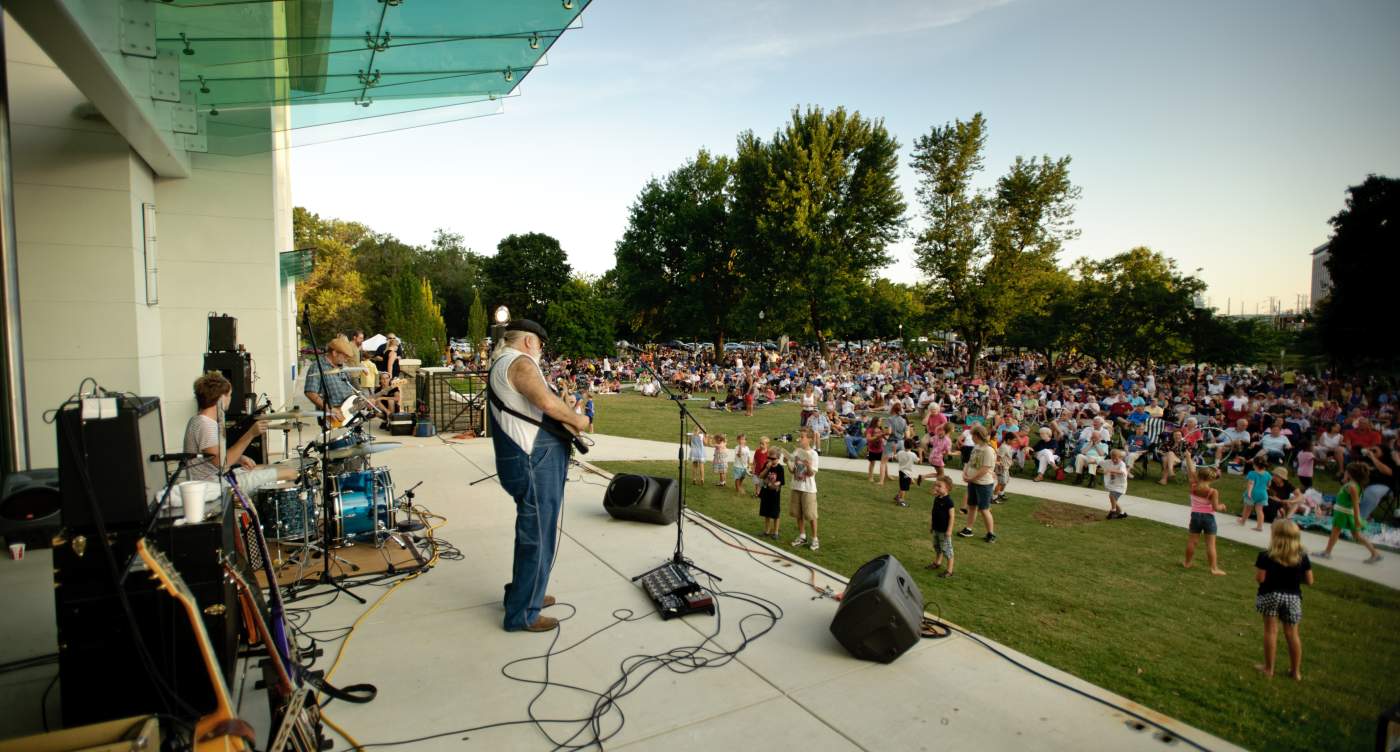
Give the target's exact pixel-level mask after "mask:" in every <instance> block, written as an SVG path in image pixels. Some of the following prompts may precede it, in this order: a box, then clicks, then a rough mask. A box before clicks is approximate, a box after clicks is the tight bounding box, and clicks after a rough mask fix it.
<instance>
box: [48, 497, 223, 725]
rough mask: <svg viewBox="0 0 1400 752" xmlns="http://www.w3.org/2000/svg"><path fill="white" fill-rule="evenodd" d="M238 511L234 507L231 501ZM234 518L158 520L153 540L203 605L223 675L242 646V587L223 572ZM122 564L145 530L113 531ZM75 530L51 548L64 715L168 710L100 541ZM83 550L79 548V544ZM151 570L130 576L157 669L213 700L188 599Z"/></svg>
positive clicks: (78, 718) (190, 697) (203, 704)
mask: <svg viewBox="0 0 1400 752" xmlns="http://www.w3.org/2000/svg"><path fill="white" fill-rule="evenodd" d="M230 511H231V507H230ZM233 529H234V523H233V519H232V517H231V515H230V514H229V513H228V512H226V513H225V515H224V521H222V522H221V521H214V522H204V523H199V524H194V525H179V526H175V525H170V524H166V523H161V524H160V525H158V526H157V528H156V530H155V531H153V532H152V534H151V536H150V540H151V541H152V542H153V543H154V544H155V545H156V547H158V548H159V549H160V550H161V551H162V552H165V553H166V554H167V555H168V556H170V558H171V562H172V564H173V565H174V567H175V569H176V571H178V572H179V573H180V576H181V578H182V579H184V580H185V582H186V584H188V585H189V587H190V590H191V592H193V593H194V596H195V600H196V601H197V602H198V603H199V606H200V608H201V610H202V611H203V619H204V628H205V630H206V631H207V632H208V633H209V640H210V642H211V643H212V644H213V646H214V653H215V656H216V658H217V659H218V662H219V665H220V667H221V668H222V670H223V673H224V678H225V680H228V679H229V678H231V677H232V675H233V668H234V663H235V660H236V658H237V655H238V616H239V614H241V613H242V612H241V610H240V607H239V604H238V600H237V592H236V591H235V590H234V588H233V586H232V584H231V583H229V582H227V581H226V580H225V578H224V573H223V566H222V563H221V561H220V557H221V556H222V554H223V552H225V551H233V537H232V535H233ZM109 534H110V535H111V539H112V541H113V549H114V554H115V556H116V559H117V566H119V567H120V566H122V565H124V564H125V563H126V562H127V560H128V559H129V558H130V557H131V555H132V554H133V553H134V552H135V550H136V540H137V538H138V537H139V536H140V531H139V530H135V529H132V530H124V531H120V532H111V533H109ZM69 535H70V537H69V538H68V540H66V541H65V542H64V543H63V544H62V545H60V546H58V547H56V548H55V549H54V557H53V560H54V605H55V611H56V614H57V618H58V671H59V677H60V681H59V691H60V697H61V701H62V707H63V721H64V724H65V725H68V726H73V725H77V724H83V723H95V722H98V721H105V720H111V719H114V718H124V717H127V716H131V715H139V714H142V713H154V712H166V710H165V707H164V705H163V703H162V702H161V700H160V694H159V692H158V691H157V689H156V686H155V683H154V682H153V681H152V679H151V677H150V673H149V672H148V671H147V669H146V667H145V666H143V665H142V662H141V660H140V658H139V657H138V654H137V652H136V649H135V647H134V646H135V642H134V640H133V638H132V634H131V630H130V628H129V626H128V624H129V623H128V621H127V617H126V614H125V613H123V609H122V604H121V599H120V598H119V597H118V596H117V593H116V589H115V586H114V584H113V581H112V576H111V571H110V569H109V568H108V565H107V560H106V556H105V555H104V553H103V551H102V549H101V543H100V542H99V541H96V540H84V539H81V538H79V537H78V536H75V535H73V534H72V533H71V531H70V533H69ZM79 551H81V553H79ZM155 585H156V583H155V582H154V581H152V580H151V579H150V578H149V577H148V576H147V575H146V573H145V572H144V571H136V572H133V573H132V574H131V576H130V577H128V578H127V582H126V587H125V589H126V593H127V598H128V600H129V602H130V604H131V609H132V612H133V616H134V618H135V621H136V627H137V630H138V631H139V633H140V634H141V636H142V638H143V641H144V642H145V644H146V647H147V650H148V651H149V652H150V654H151V658H152V659H153V660H154V662H155V671H156V673H157V674H158V675H160V676H161V677H162V678H163V679H164V681H165V683H166V684H168V685H169V686H170V688H171V689H172V690H173V691H174V692H175V693H176V694H177V695H178V696H179V697H180V698H181V699H183V700H184V701H185V702H187V703H189V704H190V705H191V706H193V707H194V708H195V709H196V710H199V711H200V712H201V713H207V712H209V711H211V710H213V709H214V703H215V700H214V692H213V689H212V688H211V687H210V686H209V677H208V674H207V672H206V671H205V669H204V661H203V659H202V658H201V655H200V651H199V647H198V644H197V642H196V639H195V635H194V632H193V630H192V629H191V628H190V625H189V621H188V618H187V617H186V615H185V612H184V609H183V608H182V607H181V606H180V604H179V603H177V602H176V601H175V600H174V599H173V598H171V597H170V596H169V595H167V594H165V593H164V592H161V591H159V590H157V589H156V587H155Z"/></svg>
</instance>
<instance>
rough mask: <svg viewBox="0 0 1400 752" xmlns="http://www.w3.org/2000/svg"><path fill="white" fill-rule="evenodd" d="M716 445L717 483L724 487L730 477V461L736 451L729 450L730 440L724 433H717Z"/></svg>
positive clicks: (715, 466) (715, 469) (715, 467)
mask: <svg viewBox="0 0 1400 752" xmlns="http://www.w3.org/2000/svg"><path fill="white" fill-rule="evenodd" d="M714 447H715V453H714V458H713V462H714V471H715V485H716V486H719V487H720V488H724V486H725V485H726V484H725V481H726V480H728V478H729V461H730V460H731V459H733V454H734V453H733V452H731V451H729V445H728V440H727V439H725V438H724V434H722V433H717V434H715V439H714Z"/></svg>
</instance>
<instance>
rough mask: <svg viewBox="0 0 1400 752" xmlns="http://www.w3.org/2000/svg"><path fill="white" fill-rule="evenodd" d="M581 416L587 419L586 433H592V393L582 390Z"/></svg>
mask: <svg viewBox="0 0 1400 752" xmlns="http://www.w3.org/2000/svg"><path fill="white" fill-rule="evenodd" d="M583 414H584V415H585V416H586V417H587V418H588V432H589V433H593V393H592V392H590V391H589V390H587V389H585V390H583Z"/></svg>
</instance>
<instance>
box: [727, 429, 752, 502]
mask: <svg viewBox="0 0 1400 752" xmlns="http://www.w3.org/2000/svg"><path fill="white" fill-rule="evenodd" d="M734 440H735V441H736V442H738V446H736V447H734V466H733V469H732V470H731V471H730V477H732V478H733V479H734V495H735V496H738V495H739V487H740V486H742V485H744V478H747V477H748V475H749V472H750V467H751V465H752V463H753V456H754V455H753V450H752V449H749V439H748V436H747V435H745V434H742V433H741V434H739V435H738V436H735V437H734Z"/></svg>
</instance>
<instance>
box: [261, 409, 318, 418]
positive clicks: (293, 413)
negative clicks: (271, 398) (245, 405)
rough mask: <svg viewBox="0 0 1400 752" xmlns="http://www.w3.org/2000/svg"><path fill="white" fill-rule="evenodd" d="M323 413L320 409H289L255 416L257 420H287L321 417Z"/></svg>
mask: <svg viewBox="0 0 1400 752" xmlns="http://www.w3.org/2000/svg"><path fill="white" fill-rule="evenodd" d="M324 416H325V413H323V412H321V411H320V410H289V411H287V412H281V413H263V414H262V415H259V416H257V417H256V419H257V420H287V419H288V418H321V417H324Z"/></svg>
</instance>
